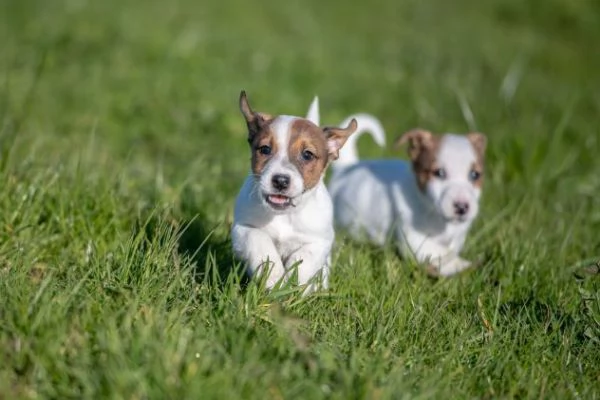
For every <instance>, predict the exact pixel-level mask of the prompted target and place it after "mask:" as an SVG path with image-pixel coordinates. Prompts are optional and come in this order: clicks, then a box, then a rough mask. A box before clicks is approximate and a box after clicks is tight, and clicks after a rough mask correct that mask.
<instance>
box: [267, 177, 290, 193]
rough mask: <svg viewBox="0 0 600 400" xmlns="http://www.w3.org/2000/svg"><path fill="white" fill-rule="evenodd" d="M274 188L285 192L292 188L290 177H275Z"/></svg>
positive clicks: (272, 180) (273, 179) (273, 180)
mask: <svg viewBox="0 0 600 400" xmlns="http://www.w3.org/2000/svg"><path fill="white" fill-rule="evenodd" d="M271 183H272V184H273V187H274V188H275V189H277V190H285V189H287V188H288V187H290V176H289V175H280V174H277V175H273V178H272V179H271Z"/></svg>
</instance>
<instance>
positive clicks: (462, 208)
mask: <svg viewBox="0 0 600 400" xmlns="http://www.w3.org/2000/svg"><path fill="white" fill-rule="evenodd" d="M454 212H455V213H456V215H460V216H463V215H465V214H466V213H468V212H469V203H466V202H464V201H456V202H454Z"/></svg>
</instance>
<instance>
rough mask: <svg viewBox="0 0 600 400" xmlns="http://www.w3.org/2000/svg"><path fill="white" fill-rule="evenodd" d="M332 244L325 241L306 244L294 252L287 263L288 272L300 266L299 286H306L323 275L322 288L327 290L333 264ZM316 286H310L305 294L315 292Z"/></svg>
mask: <svg viewBox="0 0 600 400" xmlns="http://www.w3.org/2000/svg"><path fill="white" fill-rule="evenodd" d="M330 252H331V244H330V243H329V242H325V241H318V242H313V243H310V244H306V245H304V246H302V247H301V248H299V249H298V250H296V251H295V252H293V253H292V254H291V255H290V256H289V257H288V259H287V261H286V263H285V268H286V270H289V269H291V268H292V267H293V266H294V265H295V264H296V263H298V262H300V264H299V265H298V284H300V285H306V284H307V283H308V282H309V281H310V280H311V278H313V277H314V276H316V275H317V274H319V273H320V274H321V287H322V288H323V289H327V288H328V286H329V282H328V281H329V266H330V264H331V261H330V260H331V257H330ZM315 289H316V285H315V284H311V285H309V286H308V287H307V288H306V290H305V292H304V294H308V293H310V292H313V291H314V290H315Z"/></svg>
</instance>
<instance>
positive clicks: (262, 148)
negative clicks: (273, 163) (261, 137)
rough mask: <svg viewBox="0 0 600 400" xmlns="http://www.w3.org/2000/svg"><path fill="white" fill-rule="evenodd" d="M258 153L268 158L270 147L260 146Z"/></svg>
mask: <svg viewBox="0 0 600 400" xmlns="http://www.w3.org/2000/svg"><path fill="white" fill-rule="evenodd" d="M258 152H259V153H260V154H263V155H265V156H268V155H269V154H271V146H267V145H265V146H260V147H259V148H258Z"/></svg>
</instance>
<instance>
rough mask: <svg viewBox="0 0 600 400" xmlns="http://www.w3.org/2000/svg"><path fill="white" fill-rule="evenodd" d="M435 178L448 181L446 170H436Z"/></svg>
mask: <svg viewBox="0 0 600 400" xmlns="http://www.w3.org/2000/svg"><path fill="white" fill-rule="evenodd" d="M433 176H435V177H436V178H438V179H446V170H445V169H444V168H438V169H434V170H433Z"/></svg>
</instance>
